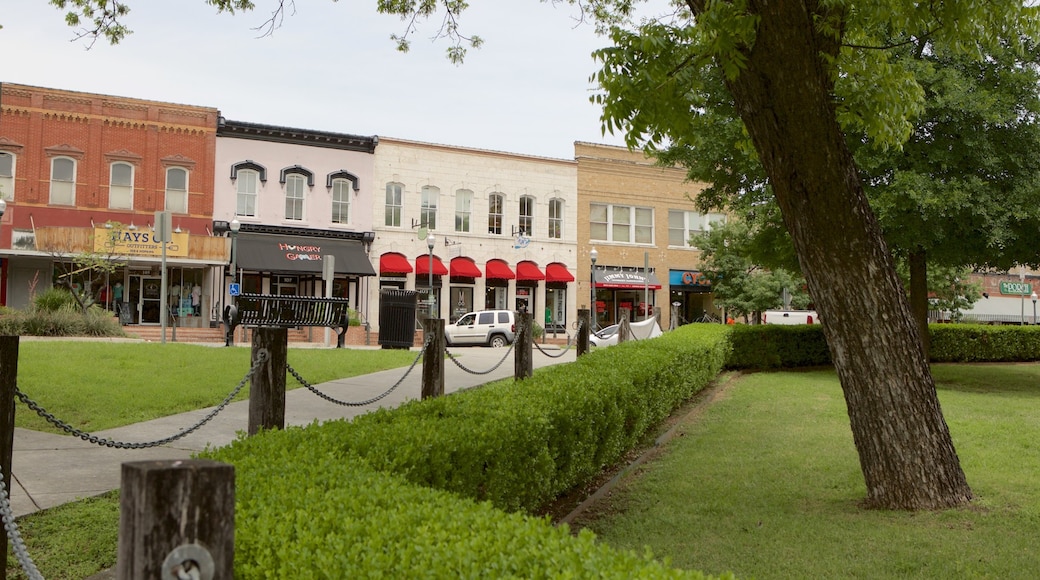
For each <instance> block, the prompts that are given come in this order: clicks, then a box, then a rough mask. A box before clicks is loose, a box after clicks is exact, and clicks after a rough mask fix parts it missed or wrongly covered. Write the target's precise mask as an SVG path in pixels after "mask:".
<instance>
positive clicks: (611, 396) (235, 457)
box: [205, 325, 729, 578]
mask: <svg viewBox="0 0 1040 580" xmlns="http://www.w3.org/2000/svg"><path fill="white" fill-rule="evenodd" d="M727 334H728V329H726V328H725V327H723V326H721V325H719V326H703V325H690V326H688V327H683V328H681V329H679V330H677V331H674V332H669V333H667V334H666V335H664V336H662V337H660V338H657V339H654V340H650V341H637V342H629V343H623V344H620V345H617V346H613V347H610V348H609V349H597V350H596V351H595V352H592V353H590V354H588V355H586V356H583V357H581V358H580V359H579V360H578V361H576V362H575V363H572V364H566V365H556V366H552V367H547V368H545V369H539V370H538V371H537V372H536V374H535V376H534V377H533V378H531V379H528V380H525V381H520V382H513V381H503V382H499V383H495V384H492V385H487V386H485V387H482V388H479V389H472V390H468V391H462V392H458V393H455V394H452V395H451V396H448V397H440V398H437V399H430V400H426V401H413V402H410V403H406V404H405V405H402V406H401V407H398V408H396V409H384V410H379V411H376V412H373V413H370V414H367V415H363V416H361V417H358V418H356V419H354V421H353V422H346V421H333V422H327V423H324V424H320V425H318V424H314V425H311V426H308V427H306V428H302V429H300V428H296V429H287V430H285V431H279V432H273V433H267V434H264V435H263V436H262V437H252V438H249V439H244V440H239V441H236V442H235V443H233V444H232V445H230V446H228V447H225V448H222V449H218V450H215V451H211V452H208V453H206V454H205V455H206V456H208V457H211V458H213V459H216V460H218V461H225V462H228V463H231V464H233V465H235V468H236V480H237V483H236V516H235V517H236V531H235V535H236V554H235V567H236V575H240V577H243V578H286V577H291V578H317V577H326V576H325V575H324V572H323V571H325V572H327V571H332V570H334V571H335V575H336V576H337V577H354V576H364V577H412V576H421V577H429V578H441V577H523V578H550V577H552V578H557V577H575V578H577V577H593V576H595V577H604V578H636V577H638V578H701V577H702V576H701V575H700V574H699V573H695V572H685V571H677V570H672V569H668V568H666V567H664V566H662V565H660V564H657V563H655V562H653V561H652V560H651V559H650V557H649V555H647V556H644V557H636V556H634V555H632V554H626V553H618V552H614V551H612V550H610V549H608V548H605V547H603V546H600V545H598V544H596V543H595V542H593V540H592V537H591V535H589V534H579V535H578V536H577V537H572V536H571V535H570V534H569V533H568V531H567V530H566V529H556V528H554V527H552V526H551V525H550V523H549V522H548V521H547V520H544V519H538V518H532V517H530V516H525V515H521V514H517V513H514V514H507V513H506V512H505V511H502V510H507V511H516V510H520V511H524V510H526V511H529V512H531V511H534V510H536V509H537V508H539V507H540V506H542V505H544V504H545V503H547V502H549V501H551V500H552V499H554V498H555V497H557V496H558V495H559V494H560V493H562V492H564V491H566V490H568V489H571V488H573V487H574V486H576V485H578V484H580V483H583V482H584V481H587V480H588V478H590V477H591V476H592V475H594V474H596V473H599V471H600V470H601V469H602V468H603V467H604V466H607V465H610V464H613V463H616V462H617V461H619V460H621V459H622V457H623V456H624V454H625V453H626V452H627V451H628V450H629V449H631V448H632V447H634V446H635V445H636V444H637V443H638V442H639V441H640V439H641V438H642V437H644V436H645V435H646V433H647V432H648V430H649V429H650V428H651V427H653V426H654V425H656V424H658V423H659V422H660V421H661V420H663V419H664V418H665V417H667V415H668V414H669V413H670V412H671V411H672V410H673V409H674V408H676V407H677V406H678V405H680V404H681V403H683V402H684V401H686V400H688V399H689V398H690V397H691V396H692V395H693V394H695V393H696V392H697V391H699V390H700V389H702V388H704V387H705V386H707V385H708V384H709V383H710V382H711V381H712V380H713V379H714V378H715V376H716V375H717V374H718V373H719V372H720V371H721V370H722V368H723V364H724V363H725V361H726V359H727V356H728V354H729V342H728V341H727V340H726V336H727ZM430 488H436V489H437V490H440V491H434V490H433V489H430ZM445 491H447V492H453V493H444V492H445ZM460 496H461V497H460ZM477 502H483V503H477ZM495 508H498V509H495Z"/></svg>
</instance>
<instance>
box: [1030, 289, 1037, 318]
mask: <svg viewBox="0 0 1040 580" xmlns="http://www.w3.org/2000/svg"><path fill="white" fill-rule="evenodd" d="M1029 297H1030V298H1031V299H1032V300H1033V326H1036V292H1033V293H1032V294H1030V295H1029Z"/></svg>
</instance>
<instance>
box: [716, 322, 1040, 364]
mask: <svg viewBox="0 0 1040 580" xmlns="http://www.w3.org/2000/svg"><path fill="white" fill-rule="evenodd" d="M732 328H733V332H732V334H731V335H730V342H731V344H732V346H733V350H732V354H731V355H730V358H729V360H727V361H726V368H731V369H773V368H790V367H810V366H829V365H830V364H831V357H830V352H829V351H828V350H827V341H826V339H825V338H824V336H823V327H822V326H819V325H797V326H781V325H773V324H764V325H755V326H735V327H732ZM928 330H929V332H930V333H931V338H932V344H931V349H930V350H929V356H930V358H931V361H932V362H1020V361H1037V360H1040V327H1038V326H989V325H981V324H932V325H929V327H928Z"/></svg>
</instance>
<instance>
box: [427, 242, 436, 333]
mask: <svg viewBox="0 0 1040 580" xmlns="http://www.w3.org/2000/svg"><path fill="white" fill-rule="evenodd" d="M433 242H434V238H433V234H429V235H428V236H426V248H427V249H428V250H429V251H430V272H429V274H430V289H429V307H430V318H437V317H436V316H434V308H435V300H434V299H433Z"/></svg>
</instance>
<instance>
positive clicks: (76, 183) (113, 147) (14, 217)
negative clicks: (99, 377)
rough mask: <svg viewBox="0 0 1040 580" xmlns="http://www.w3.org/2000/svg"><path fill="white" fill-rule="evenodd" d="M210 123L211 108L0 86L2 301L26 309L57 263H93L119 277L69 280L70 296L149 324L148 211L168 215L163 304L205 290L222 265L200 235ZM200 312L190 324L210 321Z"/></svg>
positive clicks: (155, 258)
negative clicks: (99, 260)
mask: <svg viewBox="0 0 1040 580" xmlns="http://www.w3.org/2000/svg"><path fill="white" fill-rule="evenodd" d="M218 117H219V111H218V110H217V109H215V108H210V107H198V106H191V105H179V104H173V103H164V102H157V101H147V100H141V99H130V98H125V97H115V96H108V95H97V94H88V93H79V92H73V91H66V90H58V89H48V88H40V87H33V86H26V85H17V84H12V83H3V84H0V194H2V196H3V198H4V200H5V201H6V202H7V208H6V211H5V212H4V214H3V217H2V219H0V259H2V261H3V262H2V263H3V269H2V274H0V302H2V303H3V304H7V305H10V306H14V307H22V306H25V305H26V304H28V302H29V300H30V297H31V294H32V293H33V292H36V293H38V292H40V291H42V290H44V289H46V288H48V287H50V286H51V285H52V284H54V283H55V282H56V281H57V277H58V276H61V275H62V274H64V273H66V272H68V271H69V270H68V269H67V268H63V267H58V266H60V265H61V264H62V263H63V260H67V259H68V257H70V256H74V255H76V254H82V253H85V252H95V253H103V254H107V255H110V256H112V259H113V262H117V263H118V264H119V270H118V272H117V273H115V274H109V275H106V276H105V279H103V280H102V279H97V278H96V277H94V275H93V273H92V272H86V273H78V274H74V276H76V284H77V286H78V287H80V288H83V289H84V291H87V290H89V291H90V292H91V293H92V294H93V295H94V298H95V299H96V300H98V301H99V302H104V303H105V304H106V305H108V306H109V307H114V306H113V304H112V301H113V294H114V293H115V294H118V295H120V296H121V302H124V303H126V304H127V305H128V306H129V308H128V309H127V311H128V312H129V315H130V316H131V317H132V320H131V321H130V322H133V323H145V324H147V323H155V324H158V323H159V317H158V316H159V312H161V311H162V309H161V308H160V299H159V296H158V295H157V294H156V292H155V291H156V289H157V288H158V287H159V286H158V283H157V280H159V279H160V272H159V263H160V259H161V258H160V254H161V253H162V252H161V245H159V244H156V243H154V241H153V240H151V233H152V225H153V222H154V221H155V212H157V211H169V212H170V213H171V214H172V216H173V224H172V225H173V227H174V228H176V229H175V230H174V232H175V233H174V235H173V238H174V239H173V242H172V243H171V244H169V245H168V246H167V253H168V254H169V255H168V257H167V258H168V261H167V266H168V270H167V274H168V280H169V281H170V286H171V289H172V288H173V286H176V287H177V288H176V290H177V295H176V296H172V295H171V297H170V300H171V305H172V306H173V307H181V303H180V299H181V298H184V299H186V300H192V299H193V297H192V296H191V289H193V288H194V287H196V286H198V287H201V288H209V287H210V286H211V285H210V284H207V283H206V282H208V281H209V280H210V277H211V276H213V275H215V272H216V273H219V270H218V269H217V266H221V265H223V264H224V263H226V262H227V255H228V254H227V253H228V249H227V242H226V240H225V239H224V238H220V237H213V236H212V234H211V232H210V230H209V227H210V226H211V224H212V219H213V184H214V159H215V150H216V131H217V119H218ZM131 242H139V243H131ZM145 242H151V243H145ZM117 284H118V286H119V287H121V288H120V289H119V290H114V289H115V288H116V287H117ZM205 301H206V302H208V303H212V300H211V298H209V297H206V300H205ZM199 302H200V297H194V302H193V303H192V304H193V306H194V307H193V308H190V309H189V310H191V315H194V316H200V315H208V314H210V312H209V306H208V305H202V304H199ZM185 318H190V316H186V317H185ZM203 320H207V319H200V320H198V321H195V322H196V324H189V325H193V326H195V325H197V326H202V325H203V324H201V323H202V322H203Z"/></svg>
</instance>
